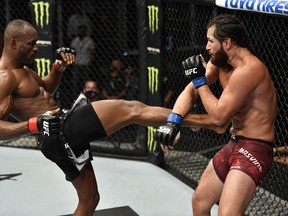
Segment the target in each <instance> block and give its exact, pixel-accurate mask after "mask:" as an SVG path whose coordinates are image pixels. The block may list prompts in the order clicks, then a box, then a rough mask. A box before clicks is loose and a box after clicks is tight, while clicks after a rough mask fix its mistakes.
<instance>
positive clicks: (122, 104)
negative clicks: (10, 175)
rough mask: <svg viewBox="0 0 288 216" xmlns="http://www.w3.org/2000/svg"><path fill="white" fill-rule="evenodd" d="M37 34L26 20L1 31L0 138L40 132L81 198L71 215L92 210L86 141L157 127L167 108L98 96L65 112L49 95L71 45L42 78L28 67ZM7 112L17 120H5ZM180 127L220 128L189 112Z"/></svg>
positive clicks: (44, 147)
mask: <svg viewBox="0 0 288 216" xmlns="http://www.w3.org/2000/svg"><path fill="white" fill-rule="evenodd" d="M38 39H39V38H38V34H37V32H36V30H35V28H34V27H33V26H32V25H31V24H30V23H28V22H26V21H24V20H19V19H17V20H13V21H11V22H10V23H9V24H8V25H7V27H6V29H5V32H4V49H3V53H2V57H1V60H0V76H1V79H0V86H1V91H0V117H1V120H0V138H1V139H9V138H12V137H15V136H19V135H23V134H26V133H31V134H34V135H35V136H37V137H38V142H39V144H40V147H41V151H42V153H43V154H44V155H45V156H46V157H47V158H48V159H50V160H51V161H53V162H55V163H56V164H57V165H58V166H59V167H60V168H61V170H62V171H63V172H64V174H65V177H66V179H67V180H68V181H71V182H72V184H73V186H74V187H75V189H76V191H77V195H78V198H79V202H78V206H77V208H76V210H75V212H74V215H85V216H88V215H93V212H94V210H95V208H96V206H97V204H98V202H99V199H100V196H99V192H98V188H97V182H96V178H95V174H94V171H93V168H92V165H91V160H92V156H91V152H90V146H89V142H90V141H92V140H96V139H100V138H103V137H105V136H109V135H111V134H112V133H114V132H115V131H117V130H119V129H120V128H122V127H124V126H126V125H129V124H139V125H144V126H148V125H149V126H159V125H161V124H163V123H164V122H165V120H166V118H167V115H168V114H169V113H170V112H171V110H169V109H165V108H161V107H152V106H147V105H145V104H143V103H141V102H138V101H125V100H102V101H96V102H92V103H91V104H87V103H86V101H85V100H86V99H85V97H83V95H82V98H81V97H80V98H79V103H77V104H75V106H73V107H72V109H71V110H69V111H67V110H64V109H60V107H59V106H58V105H57V104H56V102H55V101H54V100H53V97H52V96H53V94H54V93H55V91H56V90H57V87H58V86H59V83H60V80H61V77H62V74H63V72H64V70H65V68H66V67H67V66H69V65H71V64H73V63H74V61H75V55H74V52H73V50H71V49H69V48H60V49H58V50H57V52H56V61H55V62H54V64H53V67H52V69H51V71H50V73H49V75H47V76H46V77H43V78H40V77H39V76H38V75H37V73H36V72H35V71H33V70H31V69H30V68H29V67H28V66H29V65H31V64H33V62H34V58H35V56H36V54H37V50H38V48H37V41H38ZM8 115H11V116H13V117H14V118H15V119H17V120H18V121H19V122H17V123H15V122H8V121H5V119H6V117H7V116H8ZM183 126H199V127H205V128H208V129H212V130H215V131H216V132H218V133H220V132H224V131H223V130H225V128H224V129H223V128H222V127H217V126H215V124H214V123H213V122H212V121H211V119H210V117H209V116H208V115H192V114H189V115H187V117H186V118H184V120H183Z"/></svg>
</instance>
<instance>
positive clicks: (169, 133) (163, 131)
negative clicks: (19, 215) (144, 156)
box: [155, 113, 183, 146]
mask: <svg viewBox="0 0 288 216" xmlns="http://www.w3.org/2000/svg"><path fill="white" fill-rule="evenodd" d="M182 120H183V118H182V116H180V115H179V114H176V113H170V114H169V115H168V117H167V120H166V125H162V126H160V127H158V128H157V130H156V134H155V139H156V141H157V142H158V143H161V144H163V145H170V146H173V141H174V139H175V138H176V136H177V134H178V133H179V132H180V128H181V124H182Z"/></svg>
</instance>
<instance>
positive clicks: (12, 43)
mask: <svg viewBox="0 0 288 216" xmlns="http://www.w3.org/2000/svg"><path fill="white" fill-rule="evenodd" d="M9 46H10V47H12V49H16V47H17V46H16V39H15V38H13V37H12V38H11V39H10V40H9Z"/></svg>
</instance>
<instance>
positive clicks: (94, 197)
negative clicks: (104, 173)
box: [91, 191, 100, 211]
mask: <svg viewBox="0 0 288 216" xmlns="http://www.w3.org/2000/svg"><path fill="white" fill-rule="evenodd" d="M99 201H100V194H99V193H98V191H96V192H95V193H94V194H93V195H92V196H91V205H92V208H93V209H94V210H95V209H96V207H97V206H98V203H99ZM94 210H93V211H94Z"/></svg>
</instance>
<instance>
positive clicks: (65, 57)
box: [53, 47, 76, 72]
mask: <svg viewBox="0 0 288 216" xmlns="http://www.w3.org/2000/svg"><path fill="white" fill-rule="evenodd" d="M75 56H76V52H75V50H74V49H71V48H69V47H61V48H58V49H57V50H56V60H55V62H54V63H53V68H54V69H55V70H56V71H59V72H63V71H64V70H65V69H66V67H67V66H68V65H70V64H73V63H74V61H75Z"/></svg>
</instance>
